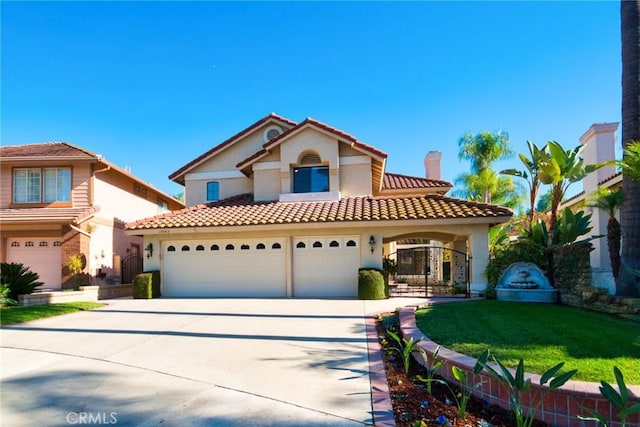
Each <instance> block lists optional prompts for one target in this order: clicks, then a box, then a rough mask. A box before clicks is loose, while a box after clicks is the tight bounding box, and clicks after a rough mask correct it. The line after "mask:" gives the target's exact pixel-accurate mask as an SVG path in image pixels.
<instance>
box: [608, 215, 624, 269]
mask: <svg viewBox="0 0 640 427" xmlns="http://www.w3.org/2000/svg"><path fill="white" fill-rule="evenodd" d="M620 238H621V231H620V223H619V222H618V220H617V219H616V218H615V217H614V216H610V217H609V222H607V247H608V248H609V260H610V261H611V272H612V273H613V277H614V278H616V279H617V278H618V274H619V273H620Z"/></svg>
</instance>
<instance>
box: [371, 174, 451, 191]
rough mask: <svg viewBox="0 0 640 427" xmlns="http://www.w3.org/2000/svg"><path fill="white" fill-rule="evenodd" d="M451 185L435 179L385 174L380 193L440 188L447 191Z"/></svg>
mask: <svg viewBox="0 0 640 427" xmlns="http://www.w3.org/2000/svg"><path fill="white" fill-rule="evenodd" d="M451 187H453V185H452V184H451V183H450V182H447V181H440V180H437V179H429V178H420V177H417V176H408V175H401V174H399V173H390V172H386V173H385V174H384V178H383V180H382V191H384V190H409V189H418V188H421V189H424V188H441V189H443V190H445V191H447V190H449V189H450V188H451Z"/></svg>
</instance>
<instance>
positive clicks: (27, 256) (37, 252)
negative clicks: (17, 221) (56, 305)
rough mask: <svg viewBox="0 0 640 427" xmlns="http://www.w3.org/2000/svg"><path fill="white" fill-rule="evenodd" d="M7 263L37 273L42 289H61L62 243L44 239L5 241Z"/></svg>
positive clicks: (47, 238)
mask: <svg viewBox="0 0 640 427" xmlns="http://www.w3.org/2000/svg"><path fill="white" fill-rule="evenodd" d="M7 262H9V263H11V262H15V263H20V264H24V265H25V266H26V267H29V269H30V270H31V271H33V272H36V273H38V275H39V276H40V278H39V279H38V280H39V281H41V282H43V283H44V285H43V287H44V288H51V289H60V288H61V287H62V285H61V283H62V241H61V240H60V239H56V238H51V237H46V238H38V237H33V238H10V239H7Z"/></svg>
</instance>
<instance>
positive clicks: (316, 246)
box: [313, 240, 322, 248]
mask: <svg viewBox="0 0 640 427" xmlns="http://www.w3.org/2000/svg"><path fill="white" fill-rule="evenodd" d="M313 247H314V248H321V247H322V242H319V241H317V240H316V241H315V242H313Z"/></svg>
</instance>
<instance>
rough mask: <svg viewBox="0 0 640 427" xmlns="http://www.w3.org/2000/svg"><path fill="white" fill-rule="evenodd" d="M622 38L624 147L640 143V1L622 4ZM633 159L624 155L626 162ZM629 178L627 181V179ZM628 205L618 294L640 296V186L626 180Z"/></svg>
mask: <svg viewBox="0 0 640 427" xmlns="http://www.w3.org/2000/svg"><path fill="white" fill-rule="evenodd" d="M620 22H621V36H622V39H621V41H622V138H621V139H622V147H623V148H625V149H628V148H629V147H630V146H631V144H632V142H633V141H639V140H640V1H639V0H635V1H621V2H620ZM628 156H629V151H628V150H625V151H624V156H623V161H625V160H626V159H627V158H628ZM625 178H627V177H625ZM622 188H623V190H622V191H624V196H625V199H624V203H623V205H622V209H621V211H620V225H621V227H622V251H621V263H622V265H623V268H622V269H621V271H620V274H619V275H618V278H617V280H616V294H618V295H624V296H640V280H639V278H638V275H637V274H634V271H633V270H640V215H638V213H637V211H638V206H640V182H637V181H635V180H633V179H628V178H627V179H624V181H623V184H622Z"/></svg>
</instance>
